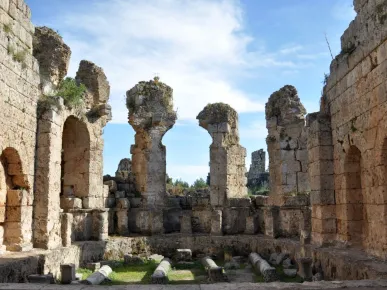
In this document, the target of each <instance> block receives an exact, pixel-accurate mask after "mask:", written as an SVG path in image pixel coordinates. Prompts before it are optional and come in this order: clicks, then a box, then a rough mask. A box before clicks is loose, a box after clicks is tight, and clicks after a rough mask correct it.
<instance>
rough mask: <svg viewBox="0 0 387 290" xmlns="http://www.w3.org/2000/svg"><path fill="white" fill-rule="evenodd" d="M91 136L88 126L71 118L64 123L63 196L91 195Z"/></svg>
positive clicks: (79, 196) (80, 196)
mask: <svg viewBox="0 0 387 290" xmlns="http://www.w3.org/2000/svg"><path fill="white" fill-rule="evenodd" d="M89 167H90V136H89V132H88V130H87V127H86V125H85V124H84V123H83V122H81V121H80V120H79V119H77V118H75V117H73V116H70V117H68V118H67V120H66V122H65V123H64V128H63V138H62V166H61V195H64V196H66V197H71V196H73V197H78V198H82V197H87V196H88V195H89V176H90V175H89V172H90V168H89Z"/></svg>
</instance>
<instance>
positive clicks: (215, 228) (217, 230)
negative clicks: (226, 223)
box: [211, 210, 223, 236]
mask: <svg viewBox="0 0 387 290" xmlns="http://www.w3.org/2000/svg"><path fill="white" fill-rule="evenodd" d="M211 235H215V236H221V235H223V232H222V211H221V210H214V211H213V212H212V216H211Z"/></svg>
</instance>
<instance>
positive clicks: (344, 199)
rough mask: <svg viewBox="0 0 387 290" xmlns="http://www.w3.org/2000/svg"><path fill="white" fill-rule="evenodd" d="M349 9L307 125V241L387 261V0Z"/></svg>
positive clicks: (368, 0)
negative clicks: (310, 139)
mask: <svg viewBox="0 0 387 290" xmlns="http://www.w3.org/2000/svg"><path fill="white" fill-rule="evenodd" d="M354 7H355V10H356V12H357V16H356V18H355V19H354V20H353V21H352V22H351V24H350V25H349V27H348V29H347V30H346V31H345V32H344V34H343V36H342V37H341V47H342V51H341V53H340V54H339V55H338V56H337V57H336V58H335V59H334V60H333V61H332V63H331V66H330V75H329V77H327V79H326V85H325V87H324V91H323V96H322V98H321V110H320V115H319V116H318V118H316V117H312V119H315V120H312V122H311V123H312V124H311V128H312V127H315V128H314V129H313V130H314V131H315V132H316V135H315V137H314V139H315V144H313V145H314V146H311V147H313V149H312V148H311V149H312V150H314V151H315V153H314V154H309V156H311V155H314V157H315V160H314V164H315V165H314V166H313V172H312V174H311V175H312V176H313V179H314V181H312V182H314V183H315V185H313V187H314V189H313V190H314V192H315V194H314V196H315V198H314V199H313V201H312V203H313V208H314V210H313V212H314V214H313V219H314V220H313V239H314V241H315V242H320V243H321V242H324V241H325V242H326V241H328V240H333V239H334V240H335V241H341V242H345V243H346V244H348V245H352V246H355V247H360V248H364V249H365V250H366V251H367V252H368V253H370V254H374V255H377V256H379V257H382V258H387V256H386V252H385V249H386V246H387V231H386V226H385V224H386V201H387V198H386V197H387V195H386V192H387V191H386V180H387V179H386V173H387V170H386V168H387V163H386V158H385V157H386V156H387V155H386V148H387V145H386V144H387V142H386V140H387V139H386V137H387V136H386V134H385V131H386V130H385V128H386V124H387V122H386V115H387V114H386V112H387V102H386V101H387V98H386V96H387V87H386V84H387V83H386V81H387V75H386V71H387V70H386V68H387V21H386V18H387V2H386V1H385V0H377V1H374V0H355V1H354ZM324 115H328V117H325V116H324ZM323 119H328V120H327V121H324V120H323ZM318 122H320V125H319V124H318ZM317 126H320V128H317ZM329 127H330V128H331V129H330V128H329ZM330 130H331V132H329V131H330ZM330 136H331V137H330ZM311 145H312V144H311ZM332 149H333V154H332ZM317 156H318V157H317ZM332 160H333V161H332ZM332 173H333V175H332ZM316 182H317V184H316ZM333 190H334V191H333Z"/></svg>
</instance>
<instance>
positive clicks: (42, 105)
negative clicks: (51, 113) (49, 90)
mask: <svg viewBox="0 0 387 290" xmlns="http://www.w3.org/2000/svg"><path fill="white" fill-rule="evenodd" d="M51 109H56V110H58V111H60V110H62V106H61V105H60V102H59V97H56V96H45V95H42V96H41V97H40V98H39V100H38V109H37V116H38V118H41V117H42V115H43V114H44V112H46V111H48V110H51Z"/></svg>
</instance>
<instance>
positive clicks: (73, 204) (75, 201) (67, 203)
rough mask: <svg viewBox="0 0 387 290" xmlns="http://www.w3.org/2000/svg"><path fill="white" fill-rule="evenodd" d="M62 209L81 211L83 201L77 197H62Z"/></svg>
mask: <svg viewBox="0 0 387 290" xmlns="http://www.w3.org/2000/svg"><path fill="white" fill-rule="evenodd" d="M60 207H61V208H62V209H81V208H82V199H80V198H77V197H61V198H60Z"/></svg>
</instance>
